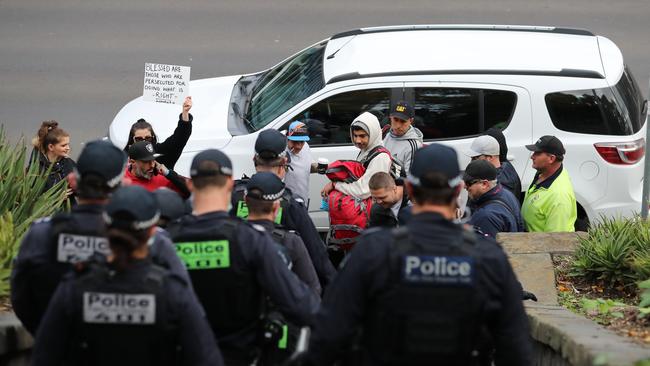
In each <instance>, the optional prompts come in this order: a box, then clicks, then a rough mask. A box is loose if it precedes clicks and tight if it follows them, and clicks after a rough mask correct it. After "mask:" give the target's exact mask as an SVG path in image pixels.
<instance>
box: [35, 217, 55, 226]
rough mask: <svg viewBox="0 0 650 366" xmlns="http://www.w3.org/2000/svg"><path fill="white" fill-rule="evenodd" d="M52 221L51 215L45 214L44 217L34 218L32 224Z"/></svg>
mask: <svg viewBox="0 0 650 366" xmlns="http://www.w3.org/2000/svg"><path fill="white" fill-rule="evenodd" d="M50 221H52V216H45V217H39V218H38V219H36V220H34V222H33V223H34V224H40V223H43V222H50Z"/></svg>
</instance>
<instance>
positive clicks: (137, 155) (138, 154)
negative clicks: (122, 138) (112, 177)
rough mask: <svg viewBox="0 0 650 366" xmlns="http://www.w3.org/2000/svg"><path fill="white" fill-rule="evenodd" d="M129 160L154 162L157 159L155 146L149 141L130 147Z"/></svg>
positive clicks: (139, 142)
mask: <svg viewBox="0 0 650 366" xmlns="http://www.w3.org/2000/svg"><path fill="white" fill-rule="evenodd" d="M129 158H131V159H133V160H138V161H152V160H155V159H156V156H155V155H154V150H153V145H152V144H151V142H149V141H138V142H136V143H135V144H133V145H131V147H129Z"/></svg>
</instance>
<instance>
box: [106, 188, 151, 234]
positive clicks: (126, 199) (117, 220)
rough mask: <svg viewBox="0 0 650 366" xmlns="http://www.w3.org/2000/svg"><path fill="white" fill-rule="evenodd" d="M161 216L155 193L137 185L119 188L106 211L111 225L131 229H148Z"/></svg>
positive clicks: (107, 219)
mask: <svg viewBox="0 0 650 366" xmlns="http://www.w3.org/2000/svg"><path fill="white" fill-rule="evenodd" d="M159 218H160V211H159V209H158V202H157V201H156V198H155V197H154V195H153V193H151V192H149V191H147V190H146V189H145V188H143V187H141V186H136V185H132V186H126V187H120V188H119V189H117V190H116V191H115V192H114V193H113V195H112V196H111V199H110V201H109V202H108V204H107V205H106V208H105V212H104V220H105V221H106V223H107V224H108V226H109V227H117V228H122V229H129V230H143V229H148V228H150V227H152V226H154V225H156V223H157V222H158V219H159Z"/></svg>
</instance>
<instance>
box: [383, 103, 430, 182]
mask: <svg viewBox="0 0 650 366" xmlns="http://www.w3.org/2000/svg"><path fill="white" fill-rule="evenodd" d="M414 117H415V111H414V110H413V107H412V106H411V105H410V104H408V103H406V102H405V101H403V100H400V101H399V102H397V104H395V105H394V106H393V109H391V111H390V114H389V118H390V131H388V134H387V135H386V138H384V146H385V147H386V148H387V149H388V150H389V151H390V153H391V154H392V155H393V158H394V159H395V160H396V161H397V162H398V163H399V164H400V165H401V166H402V169H404V170H405V172H406V173H408V172H409V170H411V162H412V161H413V154H415V151H416V150H417V149H419V148H421V147H422V137H423V135H422V132H421V131H420V130H418V129H417V128H416V127H414V126H413V118H414Z"/></svg>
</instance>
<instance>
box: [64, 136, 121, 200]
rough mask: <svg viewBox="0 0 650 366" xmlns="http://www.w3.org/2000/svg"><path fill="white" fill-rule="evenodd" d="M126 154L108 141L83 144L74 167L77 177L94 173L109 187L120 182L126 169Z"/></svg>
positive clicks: (115, 185)
mask: <svg viewBox="0 0 650 366" xmlns="http://www.w3.org/2000/svg"><path fill="white" fill-rule="evenodd" d="M126 163H127V159H126V154H125V153H124V151H122V150H120V149H119V148H117V146H115V145H113V144H112V143H111V142H109V141H104V140H95V141H91V142H89V143H87V144H86V146H84V148H83V150H81V154H80V155H79V159H78V160H77V167H76V168H75V170H76V174H77V177H78V178H82V179H83V177H84V176H86V175H88V174H95V175H98V176H100V177H102V178H103V179H104V181H105V182H106V185H107V186H108V187H109V188H115V187H117V186H118V185H119V184H120V182H122V176H123V175H124V170H125V169H126Z"/></svg>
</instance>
